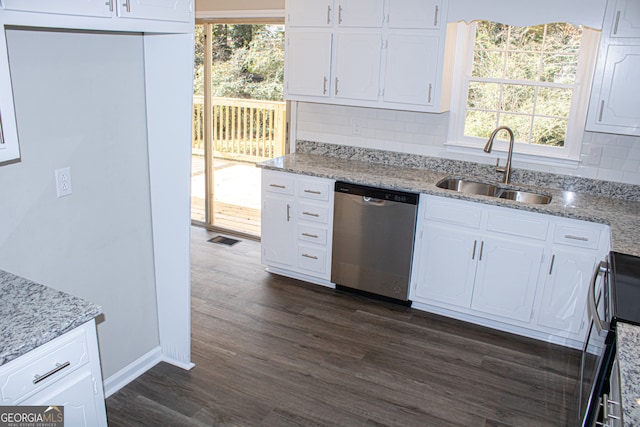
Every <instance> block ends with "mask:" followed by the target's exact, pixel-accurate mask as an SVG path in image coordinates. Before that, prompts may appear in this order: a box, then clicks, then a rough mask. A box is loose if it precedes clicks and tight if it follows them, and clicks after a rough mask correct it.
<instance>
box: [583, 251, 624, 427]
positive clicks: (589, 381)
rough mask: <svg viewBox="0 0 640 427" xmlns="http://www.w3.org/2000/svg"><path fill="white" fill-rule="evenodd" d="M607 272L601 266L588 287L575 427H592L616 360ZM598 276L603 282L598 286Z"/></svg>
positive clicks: (604, 264) (597, 416) (603, 266)
mask: <svg viewBox="0 0 640 427" xmlns="http://www.w3.org/2000/svg"><path fill="white" fill-rule="evenodd" d="M608 272H609V270H608V265H607V263H605V262H602V263H600V265H599V266H598V268H597V269H596V271H595V272H594V275H593V279H592V280H591V285H590V287H589V294H588V301H587V307H588V312H589V332H588V334H587V338H586V340H585V343H584V346H583V349H582V358H581V362H580V382H579V393H578V394H579V396H578V408H579V412H578V414H579V424H578V425H581V426H583V427H586V426H589V427H591V426H593V425H595V423H596V422H597V421H598V418H599V416H600V415H599V412H600V409H599V408H600V399H601V397H602V395H603V394H604V393H607V392H608V379H609V376H610V373H611V367H612V365H613V361H614V359H615V342H616V340H615V331H614V329H613V327H612V326H611V323H610V321H611V315H610V303H609V301H610V291H609V289H610V288H609V277H608ZM600 276H603V280H602V281H600V282H599V281H598V278H599V277H600Z"/></svg>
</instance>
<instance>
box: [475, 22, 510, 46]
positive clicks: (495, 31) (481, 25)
mask: <svg viewBox="0 0 640 427" xmlns="http://www.w3.org/2000/svg"><path fill="white" fill-rule="evenodd" d="M508 35H509V26H508V25H504V24H500V23H498V22H492V21H480V22H478V23H477V24H476V43H475V46H476V49H499V50H502V49H504V48H505V46H506V43H507V38H508Z"/></svg>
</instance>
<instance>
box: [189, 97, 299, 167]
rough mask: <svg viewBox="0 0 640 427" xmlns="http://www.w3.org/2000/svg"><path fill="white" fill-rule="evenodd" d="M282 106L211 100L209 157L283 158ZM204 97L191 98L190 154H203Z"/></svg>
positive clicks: (279, 104) (259, 102)
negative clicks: (210, 153)
mask: <svg viewBox="0 0 640 427" xmlns="http://www.w3.org/2000/svg"><path fill="white" fill-rule="evenodd" d="M285 123H286V110H285V103H284V102H278V101H260V100H254V99H235V98H212V130H211V133H212V135H211V136H210V138H211V140H212V147H213V151H214V152H213V156H214V157H219V158H224V159H234V160H246V161H252V162H256V161H261V160H265V159H269V158H272V157H277V156H281V155H282V154H284V142H285ZM204 137H205V136H204V97H203V96H198V95H194V97H193V152H194V153H204Z"/></svg>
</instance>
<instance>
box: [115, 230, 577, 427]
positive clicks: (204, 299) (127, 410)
mask: <svg viewBox="0 0 640 427" xmlns="http://www.w3.org/2000/svg"><path fill="white" fill-rule="evenodd" d="M215 234H216V233H212V232H207V231H206V230H203V229H200V228H193V229H192V253H191V255H192V321H193V331H192V352H193V362H194V363H195V364H196V367H195V368H193V369H192V370H191V371H189V372H186V371H183V370H181V369H179V368H176V367H174V366H171V365H168V364H165V363H161V364H159V365H157V366H155V367H154V368H153V369H151V370H150V371H148V372H147V373H145V374H144V375H143V376H141V377H140V378H138V379H137V380H135V381H134V382H132V383H131V384H129V385H128V386H126V387H125V388H124V389H122V390H120V391H119V392H118V393H116V394H114V395H113V396H111V397H110V398H109V399H107V414H108V419H109V425H110V426H112V427H117V426H160V425H167V426H363V427H364V426H370V427H373V426H487V427H488V426H493V427H507V426H514V427H515V426H517V427H522V426H536V427H538V426H564V425H571V423H570V422H569V420H570V418H569V417H570V416H571V415H570V409H571V408H572V406H573V405H574V402H573V393H574V387H575V384H576V374H577V370H578V364H579V352H577V351H574V350H568V349H564V348H562V347H558V346H553V345H548V344H545V343H540V342H538V341H535V340H530V339H526V338H521V337H516V336H513V335H509V334H505V333H501V332H496V331H493V330H490V329H487V328H482V327H478V326H474V325H469V324H466V323H463V322H458V321H455V320H451V319H447V318H444V317H440V316H436V315H431V314H428V313H423V312H420V311H418V310H415V309H411V308H406V307H400V306H396V305H392V304H389V303H384V302H379V301H374V300H370V299H367V298H364V297H361V296H356V295H352V294H348V293H342V292H338V291H334V290H332V289H327V288H324V287H320V286H315V285H310V284H306V283H303V282H300V281H296V280H293V279H288V278H283V277H279V276H275V275H270V274H269V273H266V272H265V271H264V268H263V266H261V265H260V244H259V243H257V242H253V241H248V240H243V241H242V242H240V243H238V244H236V245H235V246H232V247H226V246H223V245H217V244H213V243H209V242H207V239H209V238H211V237H212V236H214V235H215Z"/></svg>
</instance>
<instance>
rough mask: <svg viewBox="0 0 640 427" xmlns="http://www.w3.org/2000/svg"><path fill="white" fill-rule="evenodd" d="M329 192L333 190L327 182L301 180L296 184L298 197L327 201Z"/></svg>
mask: <svg viewBox="0 0 640 427" xmlns="http://www.w3.org/2000/svg"><path fill="white" fill-rule="evenodd" d="M330 191H333V188H332V187H331V185H330V184H329V183H328V182H318V181H315V180H308V179H301V180H300V181H299V183H298V196H299V197H304V198H307V199H315V200H322V201H328V200H329V192H330Z"/></svg>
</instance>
